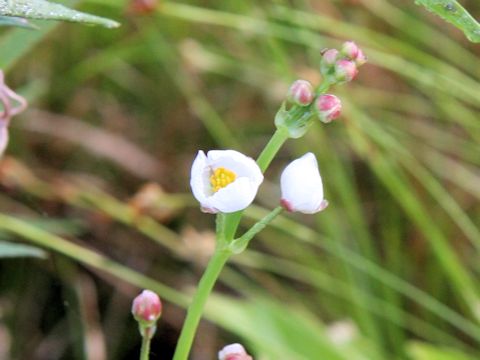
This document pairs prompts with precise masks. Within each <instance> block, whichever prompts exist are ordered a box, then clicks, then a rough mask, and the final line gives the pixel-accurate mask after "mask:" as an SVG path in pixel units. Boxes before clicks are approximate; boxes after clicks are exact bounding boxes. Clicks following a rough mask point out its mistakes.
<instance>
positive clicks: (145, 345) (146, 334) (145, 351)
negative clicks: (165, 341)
mask: <svg viewBox="0 0 480 360" xmlns="http://www.w3.org/2000/svg"><path fill="white" fill-rule="evenodd" d="M151 331H155V327H148V328H145V329H144V331H143V334H142V337H143V340H142V349H141V350H140V360H148V359H149V357H150V356H149V355H150V342H151V340H152V336H153V334H151Z"/></svg>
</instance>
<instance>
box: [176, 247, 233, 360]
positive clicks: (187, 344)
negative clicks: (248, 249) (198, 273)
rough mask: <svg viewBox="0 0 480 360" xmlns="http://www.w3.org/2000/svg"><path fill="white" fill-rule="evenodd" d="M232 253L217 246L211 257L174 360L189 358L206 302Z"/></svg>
mask: <svg viewBox="0 0 480 360" xmlns="http://www.w3.org/2000/svg"><path fill="white" fill-rule="evenodd" d="M231 255H232V253H231V251H229V250H226V249H222V248H217V250H216V251H215V253H214V254H213V256H212V258H211V259H210V261H209V263H208V266H207V269H206V270H205V272H204V274H203V276H202V278H201V280H200V283H199V284H198V288H197V292H196V294H195V296H194V298H193V300H192V303H191V304H190V307H189V308H188V312H187V317H186V319H185V323H184V324H183V328H182V332H181V334H180V338H179V339H178V343H177V348H176V350H175V355H174V356H173V360H187V358H188V354H189V353H190V348H191V347H192V343H193V338H194V336H195V332H196V330H197V327H198V323H199V322H200V318H201V317H202V312H203V308H204V307H205V303H206V302H207V299H208V296H209V295H210V292H211V291H212V289H213V286H214V285H215V282H216V281H217V279H218V276H219V275H220V272H221V271H222V269H223V266H224V265H225V263H226V262H227V260H228V258H229V257H230V256H231Z"/></svg>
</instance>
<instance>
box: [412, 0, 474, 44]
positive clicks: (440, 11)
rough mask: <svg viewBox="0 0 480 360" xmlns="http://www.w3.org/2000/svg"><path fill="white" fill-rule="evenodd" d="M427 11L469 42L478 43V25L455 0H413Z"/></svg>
mask: <svg viewBox="0 0 480 360" xmlns="http://www.w3.org/2000/svg"><path fill="white" fill-rule="evenodd" d="M415 4H417V5H423V6H424V7H425V8H427V10H429V11H431V12H433V13H435V14H437V15H438V16H440V17H441V18H442V19H443V20H445V21H447V22H449V23H450V24H452V25H454V26H456V27H457V28H459V29H460V30H462V31H463V33H464V34H465V36H466V37H467V38H468V40H470V41H471V42H476V43H478V42H480V24H479V23H478V21H476V20H475V19H474V18H473V17H472V15H470V14H469V13H468V11H467V10H465V8H464V7H463V6H462V5H460V4H459V3H458V2H457V1H455V0H415Z"/></svg>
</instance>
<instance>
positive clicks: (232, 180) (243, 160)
mask: <svg viewBox="0 0 480 360" xmlns="http://www.w3.org/2000/svg"><path fill="white" fill-rule="evenodd" d="M262 181H263V175H262V172H261V170H260V168H259V167H258V165H257V163H256V162H255V160H253V159H252V158H249V157H248V156H245V155H243V154H242V153H239V152H238V151H235V150H211V151H209V152H208V153H207V155H205V153H204V152H203V151H201V150H200V151H199V152H198V155H197V157H196V158H195V160H194V161H193V165H192V172H191V177H190V186H191V187H192V192H193V195H194V196H195V198H196V199H197V200H198V201H199V202H200V205H201V209H202V211H204V212H208V213H212V214H215V213H217V212H222V213H232V212H235V211H239V210H243V209H245V208H246V207H247V206H248V205H250V204H251V203H252V201H253V199H254V198H255V195H256V194H257V190H258V187H259V186H260V184H261V183H262Z"/></svg>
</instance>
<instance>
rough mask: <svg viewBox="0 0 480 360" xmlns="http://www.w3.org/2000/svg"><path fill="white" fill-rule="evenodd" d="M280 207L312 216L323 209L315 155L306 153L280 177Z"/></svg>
mask: <svg viewBox="0 0 480 360" xmlns="http://www.w3.org/2000/svg"><path fill="white" fill-rule="evenodd" d="M280 185H281V190H282V199H281V204H282V206H283V207H284V208H285V209H286V210H288V211H299V212H302V213H304V214H314V213H316V212H319V211H321V210H323V209H325V208H326V207H327V205H328V202H327V201H326V200H325V199H324V198H323V184H322V178H321V177H320V172H319V171H318V164H317V159H316V158H315V155H313V154H312V153H306V154H305V155H303V156H302V157H301V158H299V159H297V160H294V161H292V162H291V163H290V164H289V165H288V166H287V167H286V168H285V170H283V173H282V176H281V177H280Z"/></svg>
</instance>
